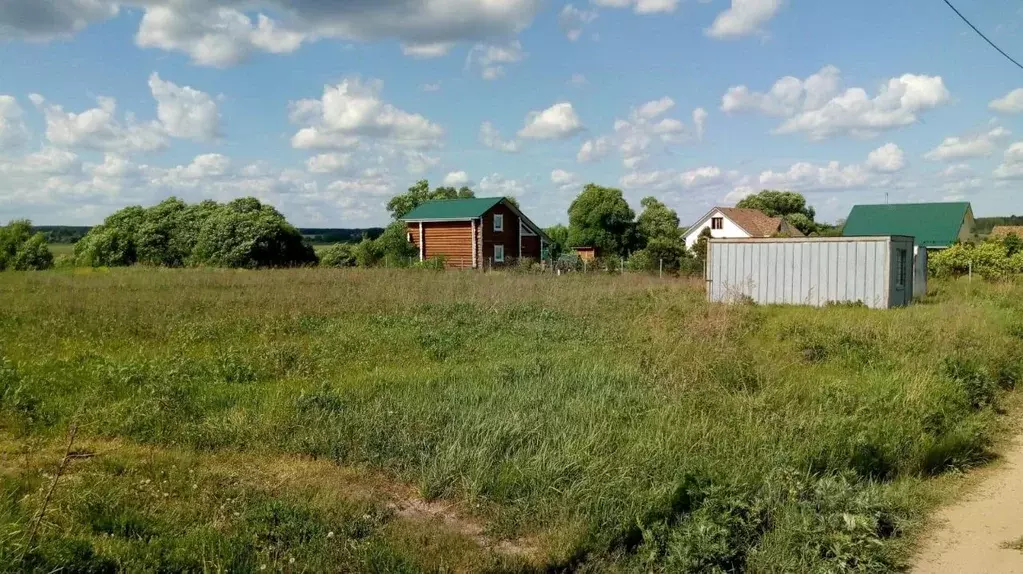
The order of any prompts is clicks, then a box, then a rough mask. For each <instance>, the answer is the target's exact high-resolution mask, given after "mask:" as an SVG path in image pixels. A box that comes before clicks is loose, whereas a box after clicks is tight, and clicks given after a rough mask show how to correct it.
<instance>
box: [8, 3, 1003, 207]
mask: <svg viewBox="0 0 1023 574" xmlns="http://www.w3.org/2000/svg"><path fill="white" fill-rule="evenodd" d="M954 3H955V4H956V5H957V7H958V8H959V9H960V10H961V11H962V12H963V13H964V14H966V15H967V16H968V17H969V18H971V20H972V21H973V22H974V23H975V24H976V25H977V26H978V27H979V28H980V29H981V30H984V31H985V32H987V33H988V34H989V36H990V37H991V38H992V39H993V40H994V41H995V42H997V43H998V44H999V45H1000V46H1001V47H1002V48H1003V49H1005V50H1006V51H1007V52H1009V53H1010V54H1014V55H1016V56H1017V57H1019V58H1023V36H1021V33H1023V30H1021V25H1023V10H1021V9H1020V7H1019V4H1018V2H1016V1H1015V0H984V1H981V0H958V1H957V2H954ZM1015 90H1019V91H1015ZM423 178H426V179H429V180H430V181H431V183H433V184H434V185H440V184H442V183H445V182H447V183H451V184H455V185H463V184H466V185H470V186H471V187H473V188H474V189H475V190H476V192H477V194H478V195H513V196H516V197H518V198H519V199H520V201H521V203H522V205H523V207H524V209H525V210H526V211H527V213H529V214H530V216H531V217H532V218H533V219H534V220H536V221H538V222H540V223H542V224H545V225H546V224H553V223H558V222H565V221H566V220H567V215H566V209H567V207H568V205H569V203H570V202H571V200H572V198H574V197H575V195H576V194H577V193H578V192H579V190H580V188H581V186H582V185H583V184H584V183H587V182H595V183H599V184H602V185H607V186H614V187H620V188H622V189H623V190H624V191H625V194H626V197H627V198H628V199H629V200H630V202H631V203H632V204H633V206H634V208H638V207H639V200H640V199H641V198H642V197H645V196H647V195H653V196H656V197H658V198H660V199H662V200H663V201H665V202H666V203H668V204H669V205H670V206H672V207H673V208H675V209H677V210H678V212H679V215H680V217H681V218H682V220H683V222H689V221H691V220H692V219H695V218H696V217H698V216H699V215H701V214H702V213H703V212H705V211H707V209H708V208H709V207H710V206H713V205H719V204H731V203H734V202H735V201H737V200H738V199H739V198H741V197H742V196H743V195H744V194H747V193H750V192H753V191H757V190H759V189H763V188H774V189H791V190H796V191H801V192H803V193H805V194H806V195H807V197H808V199H809V200H810V202H811V203H812V204H813V205H814V206H815V207H816V208H817V210H818V213H819V214H820V218H821V219H825V220H830V221H834V220H836V219H839V218H842V217H844V216H845V215H846V214H847V213H848V211H849V208H850V207H851V206H852V205H853V204H855V203H864V202H883V201H884V200H885V194H888V197H889V199H890V201H892V202H897V201H936V200H943V199H956V200H959V199H964V200H968V201H971V202H972V203H973V205H974V210H975V212H976V213H977V214H978V215H1002V214H1010V213H1023V194H1020V193H1019V188H1020V184H1021V182H1023V70H1020V69H1019V68H1016V67H1015V66H1013V65H1012V64H1011V63H1009V62H1008V61H1007V60H1005V59H1004V58H1002V57H1001V56H1000V55H999V54H997V53H996V52H995V51H994V50H992V49H991V48H990V46H988V45H987V44H985V43H984V42H983V40H982V39H980V38H979V37H978V36H977V35H976V34H974V33H973V32H972V31H971V30H969V28H967V27H966V25H965V24H964V23H963V22H962V21H961V20H959V19H958V18H957V17H956V16H955V14H954V13H953V12H952V11H951V10H949V8H948V7H947V6H946V5H945V4H944V3H943V2H941V1H940V0H930V1H927V2H922V1H919V2H890V1H876V0H864V1H861V2H856V3H853V2H809V1H808V0H575V1H573V2H571V3H566V2H561V1H544V0H375V1H373V2H368V1H354V2H351V1H350V2H333V1H329V0H298V1H294V2H285V1H284V0H128V1H125V2H115V1H112V0H7V1H6V2H5V4H4V8H3V9H2V10H0V221H6V220H8V219H12V218H16V217H28V218H31V219H32V220H33V221H34V222H36V223H38V224H96V223H99V222H101V221H102V219H103V217H105V216H106V215H109V214H110V213H112V212H113V211H114V210H116V209H118V208H120V207H123V206H125V205H131V204H143V205H148V204H152V203H155V202H157V201H159V200H161V199H163V198H165V197H168V196H171V195H176V196H179V197H182V198H184V199H187V200H190V201H195V200H200V199H206V198H211V199H217V200H225V199H230V198H233V197H240V196H246V195H253V196H256V197H259V198H261V199H264V200H266V201H269V202H271V203H272V204H274V205H276V206H277V207H278V208H279V209H281V210H282V211H283V212H284V213H285V214H286V215H287V216H288V218H289V219H290V220H291V221H292V222H294V223H296V224H298V225H303V226H324V227H354V226H366V225H378V224H383V223H385V222H386V221H387V213H386V210H385V209H384V207H383V206H384V204H386V202H387V199H388V198H389V197H390V196H392V195H394V194H395V193H399V192H401V191H402V190H404V189H405V188H407V187H408V186H409V185H411V184H412V183H414V182H415V181H416V180H418V179H423Z"/></svg>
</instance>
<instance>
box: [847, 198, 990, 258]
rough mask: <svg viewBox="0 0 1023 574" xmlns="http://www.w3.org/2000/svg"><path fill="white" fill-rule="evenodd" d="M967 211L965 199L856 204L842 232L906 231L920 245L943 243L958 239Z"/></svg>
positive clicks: (889, 233)
mask: <svg viewBox="0 0 1023 574" xmlns="http://www.w3.org/2000/svg"><path fill="white" fill-rule="evenodd" d="M969 211H970V204H969V203H966V202H959V203H901V204H892V205H857V206H855V207H853V209H852V212H851V213H850V214H849V219H847V220H846V222H845V228H844V229H843V230H842V235H843V236H846V237H851V236H856V235H909V236H912V237H914V238H916V244H917V245H921V246H923V247H947V246H949V245H952V244H953V243H955V242H956V241H958V239H959V231H960V230H961V229H962V227H963V222H964V221H965V220H966V214H967V213H969Z"/></svg>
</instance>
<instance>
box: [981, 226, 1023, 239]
mask: <svg viewBox="0 0 1023 574" xmlns="http://www.w3.org/2000/svg"><path fill="white" fill-rule="evenodd" d="M1009 235H1015V236H1016V237H1019V238H1020V239H1023V225H996V226H994V228H993V229H992V230H991V234H990V235H989V237H993V238H995V239H1005V238H1006V237H1008V236H1009Z"/></svg>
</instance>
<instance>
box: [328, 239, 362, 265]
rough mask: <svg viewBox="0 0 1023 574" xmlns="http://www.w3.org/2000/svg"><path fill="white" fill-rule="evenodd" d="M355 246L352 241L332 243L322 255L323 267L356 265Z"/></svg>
mask: <svg viewBox="0 0 1023 574" xmlns="http://www.w3.org/2000/svg"><path fill="white" fill-rule="evenodd" d="M355 263H356V259H355V247H354V246H353V245H352V244H350V243H338V244H336V245H331V246H330V247H328V248H327V249H325V250H324V251H323V253H322V254H321V255H320V265H321V266H323V267H355Z"/></svg>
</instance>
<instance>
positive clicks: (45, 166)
mask: <svg viewBox="0 0 1023 574" xmlns="http://www.w3.org/2000/svg"><path fill="white" fill-rule="evenodd" d="M81 169H82V162H81V161H80V160H79V159H78V156H77V155H75V154H74V153H72V152H69V151H67V150H62V149H57V148H55V147H44V148H43V149H41V150H39V151H37V152H34V153H30V154H28V155H26V156H24V157H21V158H18V159H17V160H0V174H4V175H26V174H32V175H67V174H71V173H74V172H79V171H81Z"/></svg>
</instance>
